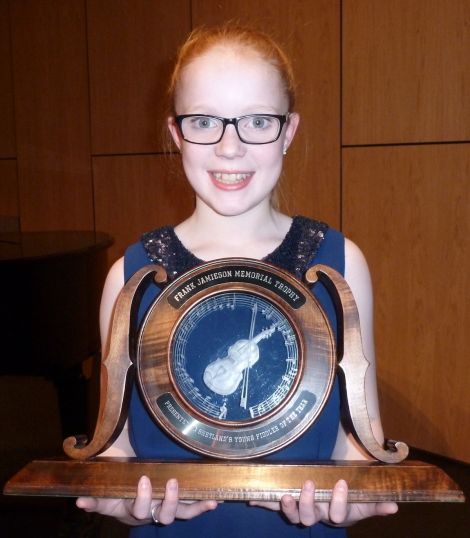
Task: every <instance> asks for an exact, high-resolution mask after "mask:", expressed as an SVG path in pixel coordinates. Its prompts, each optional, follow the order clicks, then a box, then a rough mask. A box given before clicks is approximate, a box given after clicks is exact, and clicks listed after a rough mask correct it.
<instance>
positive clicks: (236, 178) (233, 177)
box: [213, 172, 250, 183]
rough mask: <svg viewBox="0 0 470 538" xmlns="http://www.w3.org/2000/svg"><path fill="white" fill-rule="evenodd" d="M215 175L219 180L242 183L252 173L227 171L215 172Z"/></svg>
mask: <svg viewBox="0 0 470 538" xmlns="http://www.w3.org/2000/svg"><path fill="white" fill-rule="evenodd" d="M213 175H214V177H215V179H216V180H217V181H221V182H222V183H240V181H244V180H245V179H247V178H248V177H249V176H250V174H227V173H225V172H224V173H222V172H214V173H213Z"/></svg>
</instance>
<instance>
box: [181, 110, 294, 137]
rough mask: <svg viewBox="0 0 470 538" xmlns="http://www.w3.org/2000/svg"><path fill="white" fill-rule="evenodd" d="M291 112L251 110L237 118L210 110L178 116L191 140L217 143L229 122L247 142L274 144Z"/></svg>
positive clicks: (185, 135)
mask: <svg viewBox="0 0 470 538" xmlns="http://www.w3.org/2000/svg"><path fill="white" fill-rule="evenodd" d="M288 118H289V114H282V115H279V114H248V115H246V116H239V117H238V118H220V117H219V116H211V115H208V114H183V115H179V116H175V120H176V123H177V124H178V127H179V129H180V131H181V134H182V136H183V139H184V140H186V142H191V143H192V144H203V145H208V144H217V143H218V142H220V141H221V140H222V137H223V136H224V133H225V129H226V127H227V125H233V126H234V127H235V130H236V131H237V134H238V137H239V138H240V140H241V141H242V142H245V144H271V142H275V141H276V140H277V139H278V138H279V135H280V134H281V131H282V127H283V126H284V124H285V123H286V121H287V119H288Z"/></svg>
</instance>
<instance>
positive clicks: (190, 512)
mask: <svg viewBox="0 0 470 538" xmlns="http://www.w3.org/2000/svg"><path fill="white" fill-rule="evenodd" d="M217 506H219V503H218V502H217V501H214V500H208V501H198V502H195V503H191V504H185V503H181V502H180V504H179V506H178V510H177V516H178V518H180V519H191V518H193V517H196V516H199V515H200V514H202V513H204V512H208V511H209V510H215V509H216V508H217Z"/></svg>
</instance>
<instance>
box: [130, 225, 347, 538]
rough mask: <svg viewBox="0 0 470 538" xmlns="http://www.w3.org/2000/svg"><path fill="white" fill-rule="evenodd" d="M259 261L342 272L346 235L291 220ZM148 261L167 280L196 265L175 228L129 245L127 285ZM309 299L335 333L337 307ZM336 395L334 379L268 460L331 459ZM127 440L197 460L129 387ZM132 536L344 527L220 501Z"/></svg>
mask: <svg viewBox="0 0 470 538" xmlns="http://www.w3.org/2000/svg"><path fill="white" fill-rule="evenodd" d="M264 261H267V262H269V263H273V264H274V265H277V266H280V267H282V268H284V269H287V270H288V271H290V272H291V273H293V274H294V275H295V276H297V277H298V278H302V276H303V274H304V273H305V271H306V269H307V268H308V267H310V266H311V265H313V264H316V263H322V264H325V265H329V266H331V267H333V268H335V269H336V270H337V271H339V272H340V273H341V274H344V237H343V235H342V234H340V233H339V232H337V231H335V230H333V229H331V228H328V226H327V225H326V224H324V223H321V222H318V221H314V220H310V219H307V218H305V217H294V219H293V221H292V225H291V228H290V230H289V232H288V233H287V234H286V237H285V238H284V240H283V242H282V243H281V245H280V246H279V247H278V248H277V249H276V250H275V251H273V252H272V253H271V254H270V255H269V256H267V257H266V258H265V259H264ZM149 263H158V264H160V265H163V266H164V267H165V269H166V270H167V273H168V275H169V277H170V279H173V278H175V277H176V276H179V275H180V274H182V273H183V272H185V271H187V270H189V269H191V268H192V267H194V266H196V265H198V264H199V263H201V260H198V259H197V258H196V257H195V256H194V255H193V254H192V253H191V252H189V251H188V250H187V249H186V248H185V247H184V245H182V243H181V242H180V241H179V239H178V237H177V236H176V234H175V232H174V230H173V228H171V227H164V228H160V229H157V230H154V231H153V232H149V233H146V234H144V235H143V236H142V238H141V241H139V242H138V243H135V244H134V245H131V246H130V247H129V248H128V249H127V251H126V254H125V258H124V272H125V280H126V281H127V280H128V279H129V278H130V277H131V276H132V275H133V274H134V273H135V272H136V271H137V270H139V269H140V268H141V267H143V266H145V265H148V264H149ZM158 293H159V289H158V288H157V286H153V287H150V288H149V289H148V290H147V292H146V293H145V295H144V297H143V299H142V301H141V305H140V311H139V316H140V317H141V316H143V314H144V313H145V311H146V310H147V309H148V307H149V306H150V304H151V303H152V302H153V300H154V299H155V297H156V296H157V295H158ZM314 294H315V296H316V297H317V299H318V300H319V301H320V303H321V305H322V307H323V308H324V310H325V312H326V313H327V315H328V317H329V319H330V322H331V324H332V327H333V329H334V330H335V331H336V322H335V314H334V307H333V304H332V302H331V299H330V297H329V295H328V293H327V292H326V290H325V289H324V288H323V287H322V285H321V284H319V283H317V284H316V285H315V288H314ZM339 407H340V397H339V388H338V383H337V381H336V382H335V384H334V388H333V391H332V394H331V396H330V398H329V400H328V403H327V405H326V406H325V408H324V409H323V411H322V413H321V415H320V417H319V419H318V420H317V421H316V422H315V423H314V424H313V426H312V427H311V428H309V430H308V431H307V432H305V433H304V434H303V435H302V436H301V437H300V438H299V439H297V440H296V441H295V442H293V443H292V444H290V445H289V446H287V447H285V448H284V449H282V450H280V451H278V452H276V453H274V454H271V455H269V456H266V457H265V458H264V459H265V460H269V461H290V462H295V461H302V462H308V461H312V462H313V461H320V460H328V459H330V458H331V453H332V451H333V448H334V445H335V441H336V435H337V432H338V425H339V417H340V411H339ZM129 437H130V441H131V444H132V446H133V448H134V450H135V453H136V455H137V456H138V457H140V458H154V459H161V460H167V461H168V460H169V461H171V460H198V459H200V456H199V455H197V454H195V453H193V452H191V451H190V450H188V449H186V448H185V447H183V446H181V445H179V444H178V443H176V442H175V441H174V440H173V439H172V438H171V437H169V436H168V435H166V434H165V432H164V431H162V430H161V429H160V428H159V427H158V426H157V425H156V424H155V423H154V421H153V420H152V418H151V417H150V416H149V414H148V413H147V411H146V409H145V406H144V404H143V402H142V400H141V398H140V395H139V392H138V389H137V387H135V386H134V388H133V390H132V396H131V402H130V409H129ZM130 536H131V537H132V538H157V537H171V538H176V537H178V538H179V537H186V536H204V538H216V537H223V538H241V537H245V536H257V537H259V538H264V537H266V538H268V537H269V538H273V537H276V536H282V537H283V538H289V537H293V538H294V537H307V536H308V537H313V538H328V537H334V538H343V537H345V536H346V530H345V529H342V528H334V527H329V526H327V525H324V524H323V523H318V524H316V525H314V526H313V527H303V526H301V525H292V524H291V523H289V522H288V521H287V520H286V519H284V517H283V516H282V515H281V514H280V513H278V512H274V511H271V510H267V509H264V508H260V507H250V506H248V504H247V503H245V502H227V501H226V502H224V503H221V504H219V506H218V507H217V508H216V509H215V510H214V511H211V512H206V513H204V514H202V515H200V516H198V517H196V518H194V519H191V520H188V521H185V520H176V521H175V522H174V523H172V524H171V525H168V526H163V525H155V524H151V525H143V526H140V527H132V528H131V530H130Z"/></svg>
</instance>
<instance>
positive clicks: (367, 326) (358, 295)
mask: <svg viewBox="0 0 470 538" xmlns="http://www.w3.org/2000/svg"><path fill="white" fill-rule="evenodd" d="M344 273H345V274H344V278H345V280H346V282H347V283H348V285H349V287H350V288H351V291H352V293H353V295H354V299H355V300H356V305H357V309H358V312H359V320H360V324H361V336H362V347H363V350H364V354H365V356H366V358H367V360H368V361H369V368H368V369H367V373H366V380H365V384H366V387H365V392H366V398H367V409H368V412H369V417H370V421H371V425H372V431H373V432H374V436H375V438H376V439H377V441H378V442H379V443H383V441H384V435H383V430H382V423H381V421H380V413H379V401H378V395H377V381H376V368H375V350H374V319H373V317H374V312H373V293H372V282H371V277H370V272H369V268H368V266H367V262H366V259H365V258H364V255H363V254H362V252H361V250H360V249H359V248H358V247H357V246H356V245H355V244H354V243H353V242H352V241H350V240H348V239H346V242H345V271H344ZM332 459H336V460H361V459H370V456H369V455H368V454H367V453H366V452H365V450H364V449H363V448H362V447H360V446H359V444H358V443H357V441H356V440H355V439H354V437H353V436H352V434H350V433H346V431H345V429H344V427H343V425H342V424H340V426H339V430H338V437H337V439H336V444H335V448H334V450H333V454H332Z"/></svg>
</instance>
